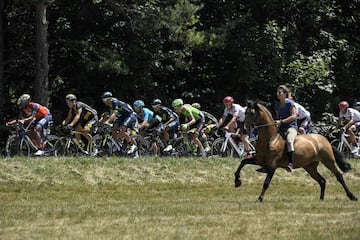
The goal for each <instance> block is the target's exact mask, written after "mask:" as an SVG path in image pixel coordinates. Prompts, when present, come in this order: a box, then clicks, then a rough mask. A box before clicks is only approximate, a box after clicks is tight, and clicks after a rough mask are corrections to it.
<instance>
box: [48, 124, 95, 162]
mask: <svg viewBox="0 0 360 240" xmlns="http://www.w3.org/2000/svg"><path fill="white" fill-rule="evenodd" d="M56 129H57V134H58V135H60V136H61V137H60V139H59V140H58V141H57V142H56V143H55V144H54V147H55V148H56V151H57V154H58V155H60V156H81V155H88V156H94V155H96V152H97V149H96V146H95V145H94V144H93V142H92V141H86V139H85V137H83V136H82V132H80V131H76V130H74V129H72V128H69V127H68V126H58V127H57V128H56ZM76 134H79V135H80V136H81V140H78V139H77V138H76V137H75V135H76Z"/></svg>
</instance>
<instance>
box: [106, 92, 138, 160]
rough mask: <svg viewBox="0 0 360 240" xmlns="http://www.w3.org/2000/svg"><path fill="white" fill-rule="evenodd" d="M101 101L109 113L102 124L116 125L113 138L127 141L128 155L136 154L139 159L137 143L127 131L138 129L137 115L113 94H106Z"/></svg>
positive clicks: (113, 129)
mask: <svg viewBox="0 0 360 240" xmlns="http://www.w3.org/2000/svg"><path fill="white" fill-rule="evenodd" d="M101 99H102V101H103V102H104V104H105V106H106V107H107V112H106V113H105V114H103V116H102V117H101V119H100V122H103V123H104V124H112V123H114V125H113V127H112V129H111V133H112V135H113V137H120V138H123V139H125V141H126V143H127V145H128V147H129V149H128V151H127V154H129V155H130V154H135V155H134V157H137V156H138V152H137V144H136V141H135V140H134V139H132V138H131V137H130V135H129V134H128V133H127V129H133V130H136V129H137V125H138V121H137V119H136V113H135V112H134V110H133V109H132V107H131V106H130V105H129V104H128V103H125V102H122V101H120V100H119V99H117V98H115V97H113V95H112V93H111V92H104V93H103V95H102V96H101Z"/></svg>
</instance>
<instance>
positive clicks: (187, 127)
mask: <svg viewBox="0 0 360 240" xmlns="http://www.w3.org/2000/svg"><path fill="white" fill-rule="evenodd" d="M188 129H189V125H187V124H186V123H185V124H181V130H183V131H186V130H188Z"/></svg>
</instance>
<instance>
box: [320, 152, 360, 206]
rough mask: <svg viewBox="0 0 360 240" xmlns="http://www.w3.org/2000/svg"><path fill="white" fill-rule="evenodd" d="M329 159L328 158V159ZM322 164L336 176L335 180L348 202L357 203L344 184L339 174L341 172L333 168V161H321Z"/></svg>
mask: <svg viewBox="0 0 360 240" xmlns="http://www.w3.org/2000/svg"><path fill="white" fill-rule="evenodd" d="M329 159H330V158H329ZM322 163H323V164H324V165H325V166H326V167H327V168H328V169H330V171H331V172H333V173H334V174H335V176H336V179H337V180H338V182H339V183H340V184H341V185H342V186H343V188H344V190H345V192H346V195H347V196H348V197H349V198H350V200H352V201H357V200H358V198H357V197H356V196H355V195H354V194H353V193H352V192H351V191H350V189H349V188H348V186H347V185H346V183H345V180H344V177H343V175H342V174H341V172H340V171H339V170H338V168H337V167H336V166H335V160H334V161H322Z"/></svg>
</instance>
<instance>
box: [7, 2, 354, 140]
mask: <svg viewBox="0 0 360 240" xmlns="http://www.w3.org/2000/svg"><path fill="white" fill-rule="evenodd" d="M359 26H360V1H359V0H353V1H348V0H345V1H344V0H342V1H337V0H318V1H306V0H269V1H260V0H246V1H244V0H193V1H190V0H147V1H145V0H138V1H129V0H128V1H127V0H122V1H120V0H119V1H117V0H77V1H73V0H61V1H60V0H0V109H1V111H0V119H1V123H0V125H1V126H2V130H3V129H4V128H3V126H4V122H5V121H7V120H9V119H10V118H14V117H15V116H16V112H17V106H16V99H17V98H18V97H19V96H20V95H21V94H23V93H29V94H31V96H32V97H33V100H34V101H36V102H39V103H42V104H44V105H46V106H48V107H49V108H50V109H51V111H52V113H53V116H54V120H55V124H56V123H59V121H60V120H61V119H63V118H64V116H65V114H66V112H67V107H66V104H65V95H66V94H68V93H74V94H76V95H77V96H78V98H79V100H81V101H84V102H86V103H88V104H90V105H92V106H94V107H95V108H96V109H97V110H98V111H99V112H101V111H102V108H103V103H102V102H101V98H100V97H101V94H102V93H103V92H104V91H111V92H112V93H113V95H114V96H115V97H118V98H119V99H120V100H122V101H125V102H128V103H130V104H131V103H132V102H133V101H134V100H136V99H143V100H144V101H145V103H146V104H147V105H149V104H150V102H151V100H152V99H154V98H160V99H161V100H162V101H163V102H164V103H165V105H168V106H170V104H171V101H172V100H173V99H175V98H183V99H184V101H185V102H187V103H192V102H199V103H200V104H201V105H202V108H203V109H204V110H206V111H209V112H212V113H213V114H214V115H215V116H221V113H222V111H223V106H222V99H223V97H224V96H227V95H232V96H234V98H235V100H236V102H238V103H240V104H242V105H243V104H244V102H245V100H246V99H260V100H262V101H265V102H267V103H269V105H272V104H274V103H275V101H276V87H277V86H278V85H279V84H287V85H288V86H289V87H290V88H291V89H292V91H293V92H294V94H295V97H296V99H297V101H298V102H299V103H301V104H303V105H304V106H305V107H307V108H308V109H309V110H310V112H311V113H312V118H313V120H314V121H317V122H318V121H320V122H321V121H326V119H325V120H324V117H325V118H328V116H329V114H330V116H333V115H336V114H337V112H338V108H337V104H338V102H339V101H340V100H347V101H348V102H349V103H350V104H352V103H353V102H355V101H357V100H360V74H359V73H360V68H359V65H360V60H359V56H360V36H359V34H358V33H359V32H360V30H359ZM324 113H326V114H328V115H326V116H324ZM334 124H335V123H334ZM1 132H2V134H1V137H0V138H1V142H4V139H5V138H6V137H5V135H6V134H3V131H1ZM5 140H6V139H5Z"/></svg>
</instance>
